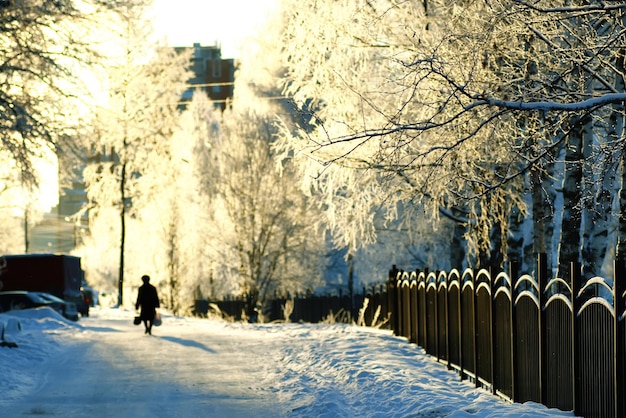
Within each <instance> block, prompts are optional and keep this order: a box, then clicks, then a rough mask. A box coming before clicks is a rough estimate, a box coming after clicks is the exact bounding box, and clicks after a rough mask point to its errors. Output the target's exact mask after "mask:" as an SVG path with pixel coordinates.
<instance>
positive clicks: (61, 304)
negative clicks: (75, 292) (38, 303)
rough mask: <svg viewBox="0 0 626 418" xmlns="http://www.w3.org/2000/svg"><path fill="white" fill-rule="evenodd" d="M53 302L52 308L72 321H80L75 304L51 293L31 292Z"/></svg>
mask: <svg viewBox="0 0 626 418" xmlns="http://www.w3.org/2000/svg"><path fill="white" fill-rule="evenodd" d="M31 293H35V294H37V295H39V296H40V297H41V298H43V299H45V300H48V301H50V302H51V306H50V307H51V308H52V309H54V310H55V311H57V312H59V313H60V314H61V315H63V316H64V317H66V318H67V319H69V320H71V321H78V308H77V306H76V304H75V303H74V302H68V301H65V300H63V299H61V298H58V297H56V296H54V295H51V294H50V293H45V292H31Z"/></svg>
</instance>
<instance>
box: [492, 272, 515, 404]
mask: <svg viewBox="0 0 626 418" xmlns="http://www.w3.org/2000/svg"><path fill="white" fill-rule="evenodd" d="M491 281H492V287H491V290H492V293H493V308H492V318H493V325H492V330H493V331H492V338H493V350H492V356H493V364H492V368H493V372H492V373H493V386H494V389H495V391H497V392H500V393H502V394H504V396H506V397H507V398H513V300H512V299H513V297H512V289H511V279H510V278H509V276H508V275H507V274H506V273H500V274H498V275H497V276H496V277H495V278H493V277H491Z"/></svg>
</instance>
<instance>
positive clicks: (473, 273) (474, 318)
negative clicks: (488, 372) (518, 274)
mask: <svg viewBox="0 0 626 418" xmlns="http://www.w3.org/2000/svg"><path fill="white" fill-rule="evenodd" d="M472 292H473V293H474V294H473V297H472V323H473V324H474V344H473V345H474V348H473V351H474V352H473V353H472V357H473V359H472V361H473V362H474V375H475V382H474V383H475V384H476V387H480V381H479V379H478V332H477V330H478V324H477V323H476V321H477V320H478V315H477V313H476V299H477V296H478V292H476V271H475V270H472Z"/></svg>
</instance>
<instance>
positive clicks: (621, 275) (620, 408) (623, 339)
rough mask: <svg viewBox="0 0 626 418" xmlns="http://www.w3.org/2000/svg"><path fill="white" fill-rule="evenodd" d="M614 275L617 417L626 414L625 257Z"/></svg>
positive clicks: (616, 266)
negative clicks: (625, 371) (625, 367)
mask: <svg viewBox="0 0 626 418" xmlns="http://www.w3.org/2000/svg"><path fill="white" fill-rule="evenodd" d="M614 266H615V268H614V277H613V303H614V307H613V308H614V311H615V319H614V320H615V322H614V327H615V328H614V330H615V335H614V345H615V346H614V349H613V361H614V363H613V368H614V370H613V377H614V379H615V382H614V385H615V386H614V391H615V392H614V397H615V417H616V418H617V417H623V416H626V405H625V404H626V401H625V400H624V399H623V398H624V393H625V391H626V381H625V380H626V377H625V376H624V357H625V356H626V349H625V347H624V346H625V345H626V335H625V331H624V318H623V316H622V314H623V313H624V291H626V264H625V260H624V259H621V258H620V259H618V260H615V264H614Z"/></svg>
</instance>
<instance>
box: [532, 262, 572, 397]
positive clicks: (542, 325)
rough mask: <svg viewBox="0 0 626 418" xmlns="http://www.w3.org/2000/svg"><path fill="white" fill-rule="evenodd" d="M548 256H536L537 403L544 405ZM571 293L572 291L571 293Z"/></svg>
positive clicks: (545, 388)
mask: <svg viewBox="0 0 626 418" xmlns="http://www.w3.org/2000/svg"><path fill="white" fill-rule="evenodd" d="M548 280H549V278H548V255H547V254H546V253H540V254H539V255H538V256H537V287H538V293H539V294H538V295H537V297H538V299H539V312H538V313H539V315H537V317H538V321H539V323H538V324H537V326H538V327H539V332H538V333H537V335H538V336H539V353H538V355H539V402H540V403H542V404H544V405H545V402H546V398H547V392H546V390H547V379H548V376H547V374H548V373H547V370H548V369H547V363H546V361H547V351H548V348H547V338H546V333H547V331H548V330H547V329H546V314H545V311H544V308H545V306H546V302H547V300H546V296H547V295H546V284H547V283H548ZM572 293H573V291H572Z"/></svg>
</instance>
